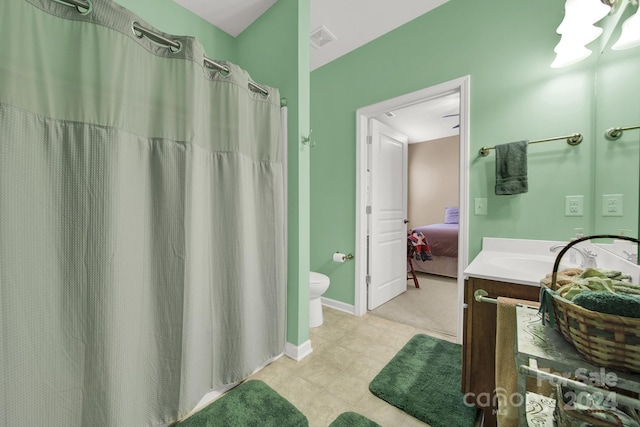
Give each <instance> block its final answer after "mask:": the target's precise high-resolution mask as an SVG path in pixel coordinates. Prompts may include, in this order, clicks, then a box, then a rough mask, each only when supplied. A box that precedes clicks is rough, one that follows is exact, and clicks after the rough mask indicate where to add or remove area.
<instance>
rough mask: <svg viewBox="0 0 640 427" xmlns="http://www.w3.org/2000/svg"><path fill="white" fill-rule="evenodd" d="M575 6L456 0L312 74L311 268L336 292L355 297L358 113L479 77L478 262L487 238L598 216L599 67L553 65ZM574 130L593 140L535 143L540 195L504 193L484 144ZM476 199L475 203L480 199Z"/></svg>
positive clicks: (552, 233)
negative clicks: (483, 207)
mask: <svg viewBox="0 0 640 427" xmlns="http://www.w3.org/2000/svg"><path fill="white" fill-rule="evenodd" d="M563 15H564V10H563V2H559V1H557V0H539V1H535V2H525V1H511V0H492V1H482V2H479V1H476V0H450V1H449V2H448V3H445V4H444V5H442V6H440V7H438V8H437V9H435V10H433V11H431V12H429V13H427V14H425V15H423V16H421V17H419V18H417V19H415V20H413V21H411V22H410V23H408V24H405V25H404V26H402V27H400V28H398V29H396V30H394V31H392V32H391V33H389V34H387V35H385V36H382V37H380V38H378V39H376V40H374V41H373V42H371V43H369V44H367V45H365V46H363V47H361V48H359V49H357V50H356V51H354V52H352V53H350V54H347V55H345V56H343V57H341V58H339V59H337V60H335V61H333V62H331V63H329V64H327V65H325V66H323V67H320V68H319V69H317V70H314V71H313V72H312V73H311V127H312V128H313V134H314V138H315V139H316V141H317V146H316V147H315V148H313V150H312V153H311V194H312V198H311V242H312V245H311V269H312V270H314V271H319V272H323V273H325V274H328V275H329V276H330V278H331V286H330V288H329V290H328V291H327V293H326V294H325V296H326V297H328V298H331V299H335V300H338V301H341V302H344V303H347V304H353V303H354V295H355V290H354V274H355V272H354V267H355V266H354V263H344V264H335V263H332V262H331V254H332V253H333V252H335V251H336V250H340V251H342V252H353V251H354V250H355V195H356V188H355V182H356V169H355V164H356V146H355V139H356V122H355V119H356V110H357V109H358V108H360V107H364V106H367V105H371V104H374V103H376V102H380V101H383V100H386V99H390V98H394V97H396V96H400V95H403V94H406V93H410V92H413V91H417V90H420V89H422V88H425V87H429V86H432V85H436V84H439V83H442V82H445V81H449V80H452V79H455V78H459V77H462V76H465V75H470V99H471V111H470V165H469V181H470V182H469V193H470V200H471V201H473V199H474V198H476V197H486V198H487V199H488V211H489V214H488V215H487V216H475V215H473V214H471V215H470V220H469V227H470V230H469V259H470V260H471V259H473V257H474V256H475V255H476V254H477V253H478V252H479V250H480V249H481V241H482V237H483V236H492V237H518V238H532V239H557V240H561V239H562V240H563V239H568V238H570V237H571V236H572V235H574V233H575V232H574V228H576V227H583V228H585V230H586V231H587V232H590V231H591V230H589V229H590V227H591V226H592V224H593V222H594V221H593V215H592V209H589V208H588V206H591V205H592V204H593V200H592V199H593V197H592V196H591V195H592V194H593V193H594V190H593V186H594V184H593V179H592V172H591V171H592V169H593V162H594V159H593V143H594V135H593V129H592V127H593V125H592V120H591V118H592V116H593V108H594V107H593V89H594V73H593V70H592V68H593V66H594V63H595V61H596V59H597V55H593V56H592V57H590V58H588V59H587V60H585V61H583V62H582V63H580V64H576V65H574V66H572V67H568V68H562V69H552V68H550V67H549V64H550V63H551V62H552V61H553V59H554V53H553V47H554V46H555V45H556V44H557V43H558V41H559V36H558V35H557V34H556V33H555V29H556V28H557V26H558V24H559V23H560V22H561V21H562V18H563ZM574 132H581V133H582V134H583V135H584V138H585V140H584V142H583V143H582V144H581V145H579V146H577V147H573V148H572V147H569V146H568V145H567V144H566V143H564V142H560V141H558V142H553V143H546V144H537V145H535V146H532V147H531V149H530V150H529V163H528V165H529V192H528V193H526V194H522V195H513V196H495V195H494V180H495V155H494V152H492V154H491V155H489V156H488V157H486V158H483V157H479V156H478V154H477V153H478V150H479V149H480V147H482V146H484V145H489V146H493V145H495V144H501V143H506V142H511V141H517V140H522V139H531V140H533V139H541V138H548V137H555V136H560V135H565V134H570V133H574ZM581 194H582V195H584V196H585V215H584V216H583V217H565V216H564V196H566V195H581ZM472 205H473V204H472V203H470V204H469V206H470V207H472Z"/></svg>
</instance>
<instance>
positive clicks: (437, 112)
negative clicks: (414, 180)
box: [175, 0, 459, 142]
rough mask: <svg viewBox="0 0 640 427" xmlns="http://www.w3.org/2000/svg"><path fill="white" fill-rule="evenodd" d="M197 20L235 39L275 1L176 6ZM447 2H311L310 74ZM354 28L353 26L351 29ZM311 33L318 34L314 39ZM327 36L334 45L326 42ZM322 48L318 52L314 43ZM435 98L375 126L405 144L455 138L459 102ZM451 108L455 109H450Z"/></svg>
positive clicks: (181, 0) (211, 0)
mask: <svg viewBox="0 0 640 427" xmlns="http://www.w3.org/2000/svg"><path fill="white" fill-rule="evenodd" d="M175 1H176V2H177V3H178V4H180V5H182V6H183V7H185V8H186V9H189V10H190V11H192V12H193V13H195V14H196V15H199V16H201V17H202V18H204V19H205V20H207V21H209V22H211V23H212V24H213V25H215V26H216V27H218V28H220V29H221V30H223V31H225V32H226V33H228V34H230V35H232V36H234V37H236V36H237V35H239V34H240V33H241V32H242V31H243V30H244V29H245V28H247V27H248V26H249V25H251V23H252V22H253V21H255V20H256V19H257V18H258V17H259V16H260V15H262V14H263V13H264V12H265V11H267V10H268V9H269V8H270V7H271V6H273V4H274V3H275V2H276V0H175ZM447 1H448V0H394V1H389V0H311V17H310V29H311V34H310V45H311V49H310V64H309V66H310V69H311V70H315V69H316V68H319V67H321V66H323V65H325V64H327V63H329V62H331V61H333V60H335V59H337V58H339V57H341V56H342V55H345V54H346V53H349V52H351V51H352V50H354V49H357V48H358V47H360V46H362V45H364V44H366V43H368V42H370V41H372V40H374V39H376V38H378V37H380V36H381V35H383V34H386V33H388V32H389V31H391V30H393V29H395V28H397V27H400V26H402V25H404V24H406V23H407V22H409V21H411V20H413V19H415V18H417V17H418V16H420V15H423V14H425V13H427V12H429V11H430V10H432V9H434V8H436V7H438V6H440V5H441V4H443V3H446V2H447ZM354 23H356V24H355V25H354ZM316 30H322V32H321V33H317V32H316ZM331 36H333V37H335V40H331V41H329V42H326V41H327V40H329V39H330V38H332V37H331ZM318 41H319V42H320V44H321V45H322V46H321V47H318V43H317V42H318ZM314 42H316V43H314ZM452 99H453V98H452V97H451V96H448V97H446V96H445V97H440V98H437V99H434V100H431V101H428V102H427V103H422V104H417V105H415V106H411V107H406V108H402V109H399V110H395V111H394V113H395V114H396V116H395V117H393V118H387V117H382V116H381V117H380V120H381V121H383V122H385V123H387V124H389V125H390V126H392V127H394V128H395V129H397V130H399V131H400V132H403V133H405V134H407V135H408V136H409V139H410V142H420V141H427V140H431V139H436V138H442V137H445V136H451V135H457V134H458V132H457V131H458V129H457V128H456V129H452V127H453V126H455V125H456V124H457V119H458V118H457V117H449V118H445V119H443V118H442V117H443V116H445V115H449V114H456V113H458V108H459V100H458V99H457V98H456V100H455V101H452ZM454 104H455V105H454Z"/></svg>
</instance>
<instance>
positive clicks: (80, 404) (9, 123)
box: [0, 0, 286, 427]
mask: <svg viewBox="0 0 640 427" xmlns="http://www.w3.org/2000/svg"><path fill="white" fill-rule="evenodd" d="M85 1H86V0H85ZM89 3H90V5H91V7H90V8H89V9H84V8H82V7H73V6H71V5H69V4H68V3H64V2H63V1H57V0H3V1H1V2H0V40H1V42H0V425H2V426H10V427H22V426H30V427H33V426H53V427H103V426H111V427H115V426H117V427H135V426H150V425H158V424H162V423H168V422H171V421H172V420H175V419H178V418H179V417H182V416H184V415H186V414H187V413H188V412H189V411H190V410H191V409H192V408H193V407H194V406H195V405H196V404H197V403H198V401H199V400H200V399H201V398H202V397H203V395H204V394H205V393H206V392H207V391H209V390H211V389H214V388H216V387H218V386H220V385H223V384H229V383H233V382H236V381H239V380H241V379H243V378H245V377H246V376H248V375H249V374H251V373H252V372H253V371H254V370H255V368H257V367H258V366H260V365H261V364H263V363H264V362H266V361H268V360H269V359H271V358H273V357H274V356H276V355H278V354H281V353H282V351H283V348H284V343H285V334H284V333H285V297H286V295H285V289H286V288H285V286H286V284H285V261H284V259H285V258H284V239H283V236H284V224H283V222H284V220H283V218H284V208H283V197H284V195H283V173H284V172H283V164H282V159H281V156H282V153H281V151H282V150H281V148H280V145H279V136H280V108H279V107H280V106H279V99H280V97H279V94H278V91H277V89H274V88H271V87H266V86H262V87H263V88H264V89H266V91H267V92H268V96H266V95H265V94H263V93H260V92H257V91H255V86H253V88H252V85H251V83H252V82H251V80H250V78H249V76H248V75H247V73H246V72H245V71H243V70H242V69H240V68H239V67H237V66H236V65H234V64H230V63H226V62H223V63H222V64H223V65H224V66H226V67H227V68H228V70H229V73H226V72H218V71H216V70H215V69H212V68H210V67H208V66H204V65H203V61H204V58H205V56H204V52H203V49H202V47H201V46H200V44H199V43H198V42H197V41H196V40H194V39H193V38H190V37H182V36H181V37H177V36H170V35H168V34H164V33H160V32H159V31H158V30H156V29H153V28H152V27H151V26H149V25H148V24H147V23H145V22H144V21H143V20H142V19H140V18H139V17H137V16H135V15H133V14H132V13H131V12H129V11H127V10H126V9H124V8H122V7H120V6H118V5H116V4H115V3H113V2H112V1H110V0H90V1H89ZM134 21H137V22H138V23H139V25H140V26H142V27H144V28H148V29H151V30H152V31H154V32H155V33H158V34H161V35H162V36H164V37H165V38H169V39H171V40H174V41H176V42H177V43H174V44H175V45H176V46H174V47H169V48H168V47H167V46H166V45H164V44H163V43H162V40H160V39H158V38H157V37H156V38H154V37H153V36H152V35H151V36H147V35H145V34H142V33H141V32H140V30H134V29H132V23H133V22H134ZM150 37H151V38H150Z"/></svg>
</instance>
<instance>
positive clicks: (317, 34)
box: [311, 25, 336, 49]
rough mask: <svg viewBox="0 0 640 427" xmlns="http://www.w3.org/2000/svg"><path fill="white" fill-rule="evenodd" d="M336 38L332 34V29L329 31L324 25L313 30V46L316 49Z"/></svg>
mask: <svg viewBox="0 0 640 427" xmlns="http://www.w3.org/2000/svg"><path fill="white" fill-rule="evenodd" d="M334 40H336V36H334V35H333V34H331V31H329V30H328V29H327V27H325V26H324V25H321V26H320V27H318V28H316V29H315V30H314V31H312V32H311V46H313V47H315V48H316V49H320V48H321V47H323V46H324V45H326V44H327V43H331V42H332V41H334Z"/></svg>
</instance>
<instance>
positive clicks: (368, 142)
mask: <svg viewBox="0 0 640 427" xmlns="http://www.w3.org/2000/svg"><path fill="white" fill-rule="evenodd" d="M367 144H369V145H371V144H373V135H367Z"/></svg>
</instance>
